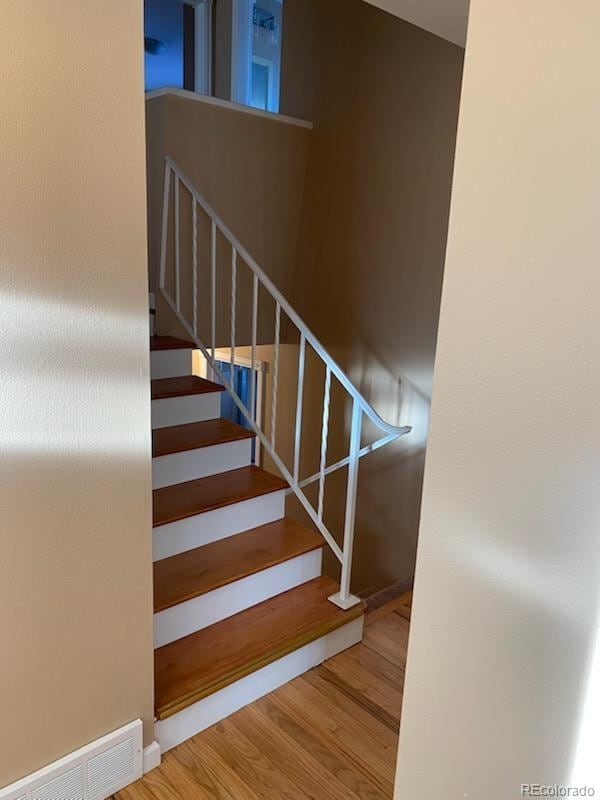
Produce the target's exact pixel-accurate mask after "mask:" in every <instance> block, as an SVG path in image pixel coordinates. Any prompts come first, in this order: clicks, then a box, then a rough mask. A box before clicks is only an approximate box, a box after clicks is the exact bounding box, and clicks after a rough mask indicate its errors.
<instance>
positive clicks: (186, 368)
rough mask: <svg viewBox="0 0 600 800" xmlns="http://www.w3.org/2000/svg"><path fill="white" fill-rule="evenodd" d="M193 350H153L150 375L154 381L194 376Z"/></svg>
mask: <svg viewBox="0 0 600 800" xmlns="http://www.w3.org/2000/svg"><path fill="white" fill-rule="evenodd" d="M192 353H193V350H153V351H152V352H151V353H150V375H151V377H152V380H153V381H157V380H161V379H162V378H182V377H184V376H185V375H192V374H193V373H192V366H193V365H192Z"/></svg>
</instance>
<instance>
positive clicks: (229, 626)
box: [154, 577, 364, 719]
mask: <svg viewBox="0 0 600 800" xmlns="http://www.w3.org/2000/svg"><path fill="white" fill-rule="evenodd" d="M338 588H339V587H338V584H337V583H336V582H335V581H333V580H331V578H327V577H321V578H315V579H314V580H312V581H309V582H308V583H304V584H302V585H301V586H298V587H296V588H295V589H290V590H289V591H287V592H284V593H283V594H280V595H277V597H274V598H271V599H270V600H266V601H264V602H263V603H259V604H258V605H256V606H252V608H248V609H246V610H245V611H242V612H240V613H239V614H235V615H234V616H232V617H229V618H228V619H225V620H222V621H221V622H218V623H216V624H215V625H211V626H210V627H208V628H204V629H203V630H201V631H197V632H196V633H192V634H191V635H190V636H186V637H185V638H183V639H178V640H177V641H175V642H172V643H171V644H167V645H165V646H164V647H161V648H159V649H158V650H156V651H155V653H154V674H155V709H156V716H157V718H158V719H165V718H167V717H170V716H171V715H173V714H176V713H177V712H178V711H181V710H182V709H184V708H186V707H187V706H189V705H191V704H192V703H195V702H197V701H198V700H201V699H202V698H203V697H207V696H208V695H210V694H213V693H214V692H216V691H218V690H219V689H222V688H223V687H225V686H228V685H230V684H231V683H234V682H235V681H237V680H239V679H240V678H242V677H244V676H245V675H249V674H250V673H252V672H255V671H256V670H258V669H260V668H261V667H264V666H266V665H267V664H270V663H272V662H273V661H276V660H277V659H279V658H282V657H283V656H285V655H287V654H288V653H291V652H293V651H294V650H297V649H298V648H300V647H303V646H304V645H306V644H308V643H310V642H312V641H314V640H315V639H319V638H320V637H321V636H324V635H325V634H327V633H330V632H331V631H333V630H335V629H336V628H339V627H341V626H342V625H345V624H346V623H348V622H351V621H352V620H353V619H356V618H357V617H360V616H361V615H362V614H363V613H364V612H363V607H362V604H361V605H357V606H354V608H351V609H350V610H348V611H342V610H341V609H340V608H338V607H337V606H335V605H334V604H333V603H330V602H329V601H328V600H327V598H328V597H329V596H330V595H332V594H334V593H335V592H337V591H338Z"/></svg>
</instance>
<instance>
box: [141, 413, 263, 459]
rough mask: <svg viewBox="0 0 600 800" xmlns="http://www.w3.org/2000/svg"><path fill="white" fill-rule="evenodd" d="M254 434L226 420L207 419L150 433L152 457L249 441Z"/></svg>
mask: <svg viewBox="0 0 600 800" xmlns="http://www.w3.org/2000/svg"><path fill="white" fill-rule="evenodd" d="M253 436H254V432H253V431H250V430H248V429H247V428H242V426H241V425H236V424H235V423H233V422H230V421H229V420H228V419H208V420H206V421H205V422H192V423H190V424H188V425H175V426H173V427H171V428H159V429H158V430H155V431H152V455H153V456H154V457H155V458H156V457H157V456H168V455H172V454H173V453H183V452H184V451H186V450H196V449H197V448H200V447H211V446H212V445H217V444H225V443H226V442H236V441H239V440H240V439H251V438H252V437H253Z"/></svg>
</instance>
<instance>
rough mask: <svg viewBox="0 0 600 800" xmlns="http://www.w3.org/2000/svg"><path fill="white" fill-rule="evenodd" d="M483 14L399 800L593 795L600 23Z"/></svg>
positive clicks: (465, 144) (472, 37)
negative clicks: (544, 791)
mask: <svg viewBox="0 0 600 800" xmlns="http://www.w3.org/2000/svg"><path fill="white" fill-rule="evenodd" d="M471 5H472V8H471V19H470V24H469V40H468V43H467V63H466V68H465V81H464V90H463V100H462V108H461V121H460V128H459V136H458V150H457V160H456V169H455V179H454V188H453V195H452V215H451V221H450V234H449V244H448V255H447V260H446V273H445V278H444V293H443V302H442V314H441V321H440V333H439V344H438V355H437V364H436V385H435V391H434V401H433V415H432V430H431V437H430V444H429V449H428V455H427V469H426V477H425V490H424V498H423V514H422V522H421V528H420V537H419V556H418V563H417V576H416V594H415V604H414V609H413V610H414V615H413V621H412V625H411V639H410V645H409V651H408V670H407V680H406V684H405V694H404V708H403V718H402V728H401V733H400V756H399V762H398V774H397V792H396V797H397V798H399V800H405V798H414V797H418V798H419V800H439V798H441V797H445V798H483V797H485V798H486V799H487V800H511V799H512V798H518V797H520V796H521V792H520V786H521V783H540V784H550V785H553V784H554V783H558V784H575V785H577V786H580V785H581V784H583V783H590V782H593V783H594V784H595V790H596V796H598V793H599V792H600V775H598V769H599V767H598V764H599V763H600V762H599V761H598V741H599V734H600V715H599V709H600V706H599V704H598V691H599V688H600V686H599V684H598V681H599V676H600V659H599V653H598V650H597V642H598V627H599V621H600V615H599V610H600V551H599V545H598V542H599V539H598V530H599V521H600V520H599V509H598V485H599V483H600V461H599V456H598V454H599V453H600V414H599V408H600V370H599V367H598V353H599V352H600V317H599V314H598V307H599V300H600V272H599V270H598V263H599V258H600V228H599V225H598V211H599V209H600V173H599V171H598V142H599V141H600V106H599V104H598V94H599V90H600V53H599V50H598V41H597V39H598V36H597V33H598V30H599V29H600V6H598V4H595V3H589V2H583V1H582V0H578V2H575V3H574V4H571V5H570V6H569V13H568V14H566V13H565V6H564V4H563V3H559V2H557V1H556V0H553V1H552V2H547V0H531V2H529V3H522V2H518V0H507V2H504V3H497V2H493V0H473V2H472V4H471ZM508 41H510V58H509V59H507V58H506V52H507V51H506V45H507V42H508Z"/></svg>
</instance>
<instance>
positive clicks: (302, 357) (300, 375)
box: [294, 333, 306, 483]
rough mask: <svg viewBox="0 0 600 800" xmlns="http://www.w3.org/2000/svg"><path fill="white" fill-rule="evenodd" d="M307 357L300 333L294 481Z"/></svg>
mask: <svg viewBox="0 0 600 800" xmlns="http://www.w3.org/2000/svg"><path fill="white" fill-rule="evenodd" d="M305 359H306V338H305V336H304V334H303V333H302V334H301V335H300V349H299V351H298V394H297V396H296V428H295V432H294V481H295V482H296V483H298V478H299V476H300V449H301V446H302V403H303V398H304V365H305Z"/></svg>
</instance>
